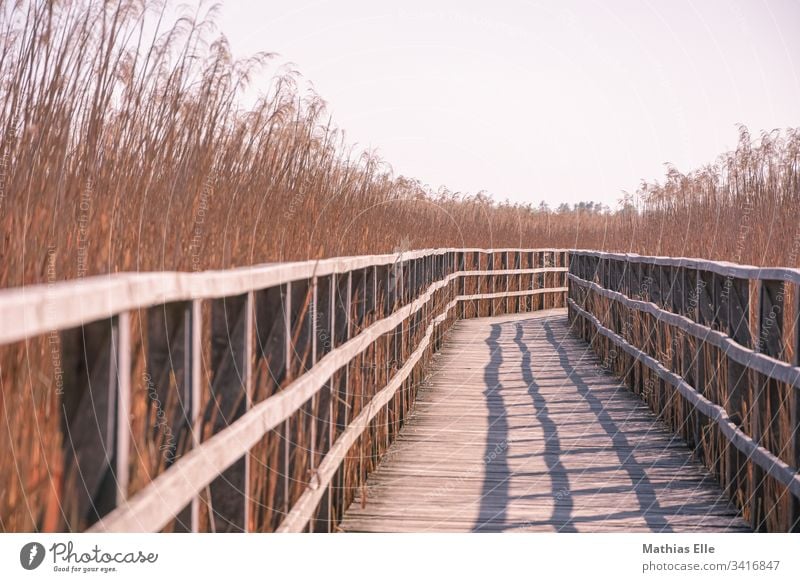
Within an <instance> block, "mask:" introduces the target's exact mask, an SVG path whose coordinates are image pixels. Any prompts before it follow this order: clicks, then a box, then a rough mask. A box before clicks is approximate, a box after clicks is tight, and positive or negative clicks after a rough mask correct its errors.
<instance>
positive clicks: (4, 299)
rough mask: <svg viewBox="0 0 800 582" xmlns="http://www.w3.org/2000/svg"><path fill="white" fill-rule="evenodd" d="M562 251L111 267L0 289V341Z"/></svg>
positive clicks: (438, 252)
mask: <svg viewBox="0 0 800 582" xmlns="http://www.w3.org/2000/svg"><path fill="white" fill-rule="evenodd" d="M512 251H513V252H521V253H533V252H537V253H538V252H553V253H556V252H557V253H565V252H566V250H564V249H513V250H512V249H431V250H420V251H409V252H403V253H395V254H387V255H369V256H355V257H334V258H330V259H320V260H316V261H301V262H289V263H274V264H265V265H257V266H254V267H241V268H237V269H227V270H221V271H201V272H196V273H191V272H178V271H163V272H144V273H114V274H110V275H98V276H94V277H87V278H86V279H78V280H71V281H63V282H58V283H52V284H39V285H32V286H26V287H18V288H10V289H3V290H0V323H1V324H2V325H0V345H2V344H7V343H11V342H14V341H18V340H21V339H25V338H26V337H31V336H34V335H37V334H42V333H47V332H49V331H52V330H60V329H65V328H68V327H74V326H78V325H81V324H82V323H87V322H90V321H96V320H98V319H105V318H108V317H110V316H112V315H114V314H116V313H121V312H123V311H132V310H134V309H140V308H144V307H149V306H152V305H158V304H164V303H175V302H179V301H192V300H196V299H216V298H220V297H230V296H233V295H240V294H242V293H246V292H248V291H252V290H254V289H265V288H268V287H276V286H279V285H284V284H286V283H291V282H293V281H300V280H304V279H310V278H312V277H325V276H329V275H334V274H341V273H347V272H349V271H354V270H357V269H362V268H367V267H375V266H384V265H392V264H398V263H402V262H406V261H410V260H414V259H419V258H422V257H430V256H442V255H445V254H448V253H454V252H460V253H481V254H492V253H506V252H512Z"/></svg>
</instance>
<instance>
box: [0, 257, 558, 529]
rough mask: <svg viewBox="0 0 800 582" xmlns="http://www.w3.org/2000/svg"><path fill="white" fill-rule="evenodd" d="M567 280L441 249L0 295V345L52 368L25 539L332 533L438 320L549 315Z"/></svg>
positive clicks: (547, 269) (390, 434) (539, 260)
mask: <svg viewBox="0 0 800 582" xmlns="http://www.w3.org/2000/svg"><path fill="white" fill-rule="evenodd" d="M566 271H567V251H564V250H559V249H532V250H523V249H500V250H483V249H438V250H430V251H415V252H409V253H402V254H395V255H378V256H365V257H350V258H336V259H328V260H321V261H308V262H301V263H280V264H273V265H263V266H259V267H252V268H245V269H233V270H227V271H212V272H201V273H140V274H137V273H126V274H117V275H111V276H107V277H95V278H90V279H85V280H82V281H72V282H64V283H58V284H54V285H47V286H38V287H29V288H25V289H12V290H6V291H2V292H0V316H2V317H0V319H2V321H3V325H2V326H0V344H13V343H14V342H20V344H23V343H24V346H22V347H21V348H20V349H23V348H24V349H25V350H27V349H28V342H29V341H30V340H31V338H37V337H38V338H39V339H40V340H42V344H41V346H45V347H43V348H42V349H43V350H45V349H46V350H47V351H48V352H52V353H53V355H54V358H55V359H54V361H55V362H56V366H55V367H56V371H55V372H54V374H55V375H56V376H57V378H54V383H56V384H57V386H56V388H57V389H56V390H55V391H51V392H50V396H51V397H52V398H56V399H57V400H58V402H56V403H55V409H56V410H58V411H59V413H60V414H61V416H62V419H61V431H62V435H61V439H62V441H63V444H62V445H61V446H62V449H63V455H62V459H63V466H62V467H61V468H59V469H58V470H55V471H53V472H52V473H50V468H49V465H48V472H49V473H50V474H51V479H58V480H59V483H58V484H56V485H53V487H54V489H57V490H58V491H59V492H60V493H59V495H60V499H59V508H60V513H61V516H60V517H59V518H58V519H57V520H56V521H48V522H47V523H46V524H45V525H43V521H42V519H43V518H41V517H37V518H36V519H35V520H34V528H35V529H57V530H59V529H60V530H69V531H84V530H88V531H96V532H102V531H109V532H111V531H122V532H133V531H218V532H219V531H255V532H261V531H287V532H289V531H334V530H335V529H336V525H337V523H338V522H339V521H340V519H341V517H342V514H343V511H344V509H345V508H346V507H347V505H348V504H349V503H350V502H351V501H352V499H353V497H354V494H355V491H356V489H357V488H358V487H361V486H362V485H363V484H364V483H365V479H366V476H367V474H368V473H369V472H370V471H371V470H372V469H373V468H374V467H375V466H376V465H377V463H378V461H379V459H380V457H381V455H382V454H383V453H384V452H385V451H386V449H387V447H388V446H389V444H390V442H391V441H392V440H393V438H394V437H395V435H396V434H397V432H398V431H399V430H400V428H401V427H402V425H403V423H404V420H405V418H406V415H407V413H408V411H409V408H410V407H411V405H412V403H413V401H414V396H415V393H416V390H417V387H418V385H419V383H420V382H421V381H422V379H423V378H424V374H425V371H426V365H427V364H428V362H429V360H430V358H431V356H432V354H433V353H434V352H435V351H436V350H437V349H438V348H439V346H440V342H441V339H442V336H443V334H444V333H445V332H446V330H447V329H448V328H449V326H450V325H451V324H452V323H453V321H454V320H455V319H456V318H466V317H476V316H488V315H500V314H503V313H513V312H525V311H532V310H537V309H544V308H552V307H563V306H565V302H566V291H567V289H566V275H567V273H566ZM43 338H47V339H46V340H45V339H43ZM7 347H12V348H13V345H12V346H7ZM18 347H20V346H18ZM48 404H53V403H48ZM51 409H53V408H51ZM40 436H41V435H40ZM7 474H8V475H10V474H11V472H10V471H9V472H7ZM9 478H10V477H9ZM22 494H23V495H25V492H24V491H23V492H22ZM26 499H27V497H26ZM30 499H34V497H30ZM39 511H40V508H33V512H39ZM37 515H39V514H38V513H37ZM6 523H10V522H6ZM54 524H55V525H54Z"/></svg>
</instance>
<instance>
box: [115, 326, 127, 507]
mask: <svg viewBox="0 0 800 582" xmlns="http://www.w3.org/2000/svg"><path fill="white" fill-rule="evenodd" d="M130 336H131V324H130V314H129V313H128V312H123V313H120V314H119V315H117V317H116V326H115V333H114V342H113V343H114V349H115V356H116V357H115V358H114V360H115V372H116V374H115V376H116V390H117V419H116V426H117V435H116V441H117V442H116V451H115V456H116V459H115V462H114V465H115V469H116V481H117V505H120V504H122V503H123V502H124V501H125V500H126V499H127V497H128V481H129V478H130V461H129V458H128V455H129V453H130V443H131V339H130Z"/></svg>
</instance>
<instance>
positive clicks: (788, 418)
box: [568, 251, 800, 532]
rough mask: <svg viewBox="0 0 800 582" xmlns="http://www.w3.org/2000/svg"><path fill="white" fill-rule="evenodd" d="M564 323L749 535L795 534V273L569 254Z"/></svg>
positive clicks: (798, 455) (798, 418) (799, 460)
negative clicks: (687, 457)
mask: <svg viewBox="0 0 800 582" xmlns="http://www.w3.org/2000/svg"><path fill="white" fill-rule="evenodd" d="M568 278H569V285H568V286H569V297H568V313H569V319H570V322H571V324H572V325H573V327H574V328H575V329H576V331H577V332H578V333H579V335H581V336H582V337H583V338H584V339H585V340H587V341H589V342H590V343H591V345H592V347H593V348H594V350H595V351H596V352H597V353H598V355H599V356H600V358H601V361H602V362H603V366H604V367H606V368H607V369H608V370H610V371H613V372H614V373H616V374H617V375H619V376H621V377H623V378H624V380H625V382H626V384H627V385H628V386H629V387H630V388H631V389H632V390H633V391H634V392H635V393H637V394H639V395H640V396H641V397H642V398H643V399H644V400H645V401H646V402H647V403H648V404H649V406H650V408H651V410H652V411H653V412H654V413H656V414H658V415H659V416H660V417H661V418H662V419H663V420H664V421H665V422H666V423H667V424H668V425H669V426H670V427H671V428H672V429H673V430H674V431H676V432H677V433H679V434H680V435H681V436H682V437H683V438H684V439H685V440H686V441H687V443H688V444H689V446H690V447H692V448H693V450H694V453H695V454H696V455H697V456H698V457H699V458H700V459H701V460H702V461H703V462H704V463H705V465H706V466H707V467H708V468H709V469H710V470H711V471H712V473H713V474H714V475H715V476H716V477H717V478H718V480H719V481H720V483H721V485H722V486H723V488H724V489H725V491H726V492H727V494H728V495H729V496H730V497H731V498H732V499H733V501H734V502H735V503H736V504H737V506H738V507H740V508H741V510H742V512H743V515H744V517H745V518H746V519H747V520H748V521H749V523H750V524H751V525H752V526H753V528H754V529H755V530H757V531H780V532H786V531H794V532H797V531H800V476H798V466H800V432H799V431H798V428H799V427H800V424H799V423H800V368H798V354H799V353H800V352H799V348H800V345H799V344H798V342H799V334H798V313H799V312H800V309H798V300H800V294H799V293H798V286H799V285H800V270H797V269H782V268H758V267H749V266H743V265H736V264H732V263H725V262H715V261H704V260H699V259H685V258H667V257H644V256H638V255H630V254H614V253H603V252H592V251H572V252H571V253H570V267H569V276H568Z"/></svg>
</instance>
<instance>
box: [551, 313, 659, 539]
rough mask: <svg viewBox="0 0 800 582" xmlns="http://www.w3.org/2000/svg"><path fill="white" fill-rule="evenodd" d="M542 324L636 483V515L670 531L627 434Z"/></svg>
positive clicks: (621, 464) (655, 528)
mask: <svg viewBox="0 0 800 582" xmlns="http://www.w3.org/2000/svg"><path fill="white" fill-rule="evenodd" d="M543 326H544V331H545V337H546V338H547V342H548V343H549V344H550V345H551V346H553V352H554V353H555V355H556V357H557V358H558V363H559V365H560V366H561V368H562V369H563V370H564V373H565V374H566V377H567V379H568V380H569V381H570V383H571V384H572V385H574V386H575V388H576V389H577V391H578V393H579V394H580V395H581V396H582V397H583V399H584V400H585V401H586V403H587V404H588V405H589V408H590V410H591V411H592V412H593V413H594V415H595V416H596V417H597V423H598V426H600V427H601V428H602V429H603V431H604V432H605V433H606V434H607V435H608V436H609V438H610V439H611V442H612V444H613V447H614V451H615V452H616V454H617V457H618V459H619V467H620V468H621V469H622V470H624V471H625V472H626V473H627V474H628V478H629V479H630V480H631V482H632V483H633V492H634V494H635V495H636V499H637V501H638V504H639V509H638V511H637V512H636V515H641V516H642V517H643V518H644V520H645V523H646V524H647V526H648V527H649V528H650V530H651V531H654V532H671V531H672V527H671V526H670V525H669V523H668V522H667V520H666V519H665V518H664V517H663V515H661V508H660V505H659V502H658V498H657V497H656V490H655V487H653V484H652V483H651V482H650V480H649V478H648V477H647V473H646V471H645V467H643V466H642V465H641V464H640V463H639V462H638V461H637V460H636V459H635V458H634V456H633V452H634V449H633V448H631V445H630V443H629V442H628V438H627V437H626V436H625V433H624V432H622V431H621V430H620V428H619V427H618V426H617V424H616V422H614V420H613V419H612V418H611V415H610V414H609V413H608V411H607V410H606V409H605V407H604V405H603V403H602V402H601V401H600V399H599V398H597V396H595V395H594V394H593V393H592V391H591V389H590V387H589V385H588V384H587V383H586V380H585V378H584V376H583V374H581V373H580V372H579V371H578V370H577V369H576V368H575V367H574V366H573V363H572V361H571V359H570V357H569V355H568V354H567V350H566V349H565V347H564V345H563V342H562V340H560V339H559V338H557V337H556V334H555V332H554V331H553V328H552V326H551V325H550V322H549V321H545V322H544V324H543ZM562 339H563V338H562ZM587 349H588V348H587ZM626 451H630V452H626ZM598 519H601V518H598Z"/></svg>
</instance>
